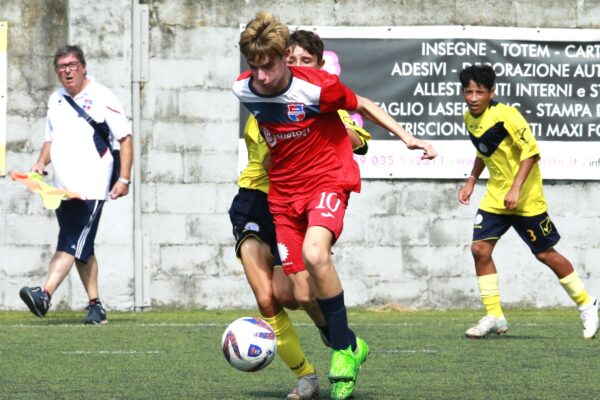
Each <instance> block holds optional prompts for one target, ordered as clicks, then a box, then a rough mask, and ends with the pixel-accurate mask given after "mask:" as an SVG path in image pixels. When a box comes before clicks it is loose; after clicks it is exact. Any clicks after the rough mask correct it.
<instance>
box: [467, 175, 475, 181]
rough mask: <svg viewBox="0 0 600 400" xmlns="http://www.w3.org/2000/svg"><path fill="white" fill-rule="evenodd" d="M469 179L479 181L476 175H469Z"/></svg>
mask: <svg viewBox="0 0 600 400" xmlns="http://www.w3.org/2000/svg"><path fill="white" fill-rule="evenodd" d="M469 179H473V180H474V181H475V182H477V178H476V177H475V176H474V175H469V177H468V178H467V180H469Z"/></svg>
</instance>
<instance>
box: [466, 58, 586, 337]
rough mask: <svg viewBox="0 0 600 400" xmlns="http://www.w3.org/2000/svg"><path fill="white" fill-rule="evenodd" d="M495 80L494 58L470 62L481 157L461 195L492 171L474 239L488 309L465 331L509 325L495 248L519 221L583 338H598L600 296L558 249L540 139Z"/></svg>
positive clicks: (472, 124)
mask: <svg viewBox="0 0 600 400" xmlns="http://www.w3.org/2000/svg"><path fill="white" fill-rule="evenodd" d="M495 79H496V74H495V73H494V70H493V69H492V68H491V67H490V66H487V65H485V66H484V65H482V66H476V65H474V66H471V67H467V68H465V69H464V70H462V71H461V73H460V82H461V85H462V89H463V96H464V99H465V101H466V103H467V106H468V108H469V111H467V112H466V113H465V124H466V126H467V130H468V131H469V136H470V138H471V141H472V142H473V145H474V146H475V148H476V149H477V156H476V158H475V163H474V165H473V169H472V170H471V175H470V176H469V177H468V178H467V181H466V183H465V184H464V185H463V186H462V187H461V188H460V190H459V191H458V201H459V202H460V203H462V204H469V200H470V197H471V194H472V193H473V188H474V186H475V182H476V181H477V179H478V177H479V175H480V174H481V173H482V171H483V169H484V168H486V167H487V169H488V171H489V173H490V179H489V181H488V184H487V191H486V193H485V195H484V197H483V199H482V200H481V203H480V205H479V210H478V211H477V215H476V217H475V225H474V227H473V243H472V244H471V252H472V254H473V258H474V260H475V270H476V273H477V283H478V285H479V290H480V293H481V300H482V303H483V305H484V307H485V310H486V314H487V315H486V316H485V317H483V318H482V319H481V320H480V321H479V323H478V324H477V325H475V326H473V327H472V328H470V329H468V330H467V331H466V332H465V335H466V336H467V337H469V338H481V337H485V336H487V335H489V334H492V333H495V334H497V335H499V334H502V333H505V332H507V331H508V323H507V322H506V319H505V318H504V315H503V312H502V307H501V305H500V292H499V290H498V274H497V271H496V266H495V264H494V261H493V259H492V252H493V250H494V246H495V245H496V242H497V241H498V239H500V237H502V235H503V234H504V233H505V232H506V231H507V230H508V229H509V228H510V227H513V228H514V229H515V230H516V231H517V233H518V234H519V236H520V237H521V239H523V241H524V242H525V243H526V244H527V245H528V246H529V248H530V250H531V252H532V253H533V254H534V255H535V257H536V258H537V259H538V260H539V261H541V262H542V263H543V264H545V265H546V266H548V267H549V268H550V269H551V270H552V271H553V272H554V274H555V275H556V276H557V278H558V279H559V282H560V284H561V285H562V286H563V288H564V289H565V291H566V292H567V293H568V294H569V296H570V297H571V299H573V301H574V302H575V304H576V305H577V307H578V309H579V312H580V316H581V319H582V320H583V337H584V338H585V339H591V338H593V337H594V336H595V335H596V332H597V331H598V300H597V299H596V298H594V297H591V296H589V295H588V293H587V292H586V290H585V288H584V286H583V283H582V282H581V279H579V277H578V276H577V272H576V271H575V269H574V268H573V265H572V264H571V263H570V262H569V260H567V259H566V258H565V257H564V256H563V255H561V254H560V253H559V252H558V251H556V250H555V249H554V246H555V245H556V243H558V241H559V240H560V235H559V233H558V231H557V229H556V227H555V226H554V224H553V223H552V220H551V219H550V217H549V216H548V213H547V205H546V199H545V198H544V193H543V190H542V175H541V173H540V167H539V164H538V160H539V159H540V152H539V149H538V146H537V143H536V141H535V138H534V136H533V134H532V133H531V129H530V128H529V125H528V123H527V121H526V120H525V118H523V116H522V115H521V114H520V113H519V111H518V110H517V109H516V108H514V107H510V106H507V105H505V104H502V103H498V102H496V101H494V100H493V97H494V82H495Z"/></svg>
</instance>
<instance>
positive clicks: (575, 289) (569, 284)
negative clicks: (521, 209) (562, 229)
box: [515, 213, 600, 339]
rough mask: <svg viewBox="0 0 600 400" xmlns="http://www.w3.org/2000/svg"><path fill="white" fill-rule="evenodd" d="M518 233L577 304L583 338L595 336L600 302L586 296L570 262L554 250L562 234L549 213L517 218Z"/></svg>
mask: <svg viewBox="0 0 600 400" xmlns="http://www.w3.org/2000/svg"><path fill="white" fill-rule="evenodd" d="M515 230H517V232H518V234H519V236H520V237H521V238H522V239H523V241H525V243H527V245H528V246H529V248H530V250H531V251H532V252H533V254H534V255H535V257H536V258H537V259H538V260H539V261H540V262H541V263H543V264H544V265H546V266H547V267H548V268H550V269H551V270H552V271H553V272H554V274H555V275H556V277H557V278H558V280H559V283H560V284H561V286H562V287H563V289H564V290H565V291H566V292H567V294H568V295H569V297H570V298H571V299H572V300H573V302H574V303H575V304H576V305H577V308H578V309H579V313H580V316H581V319H582V320H583V337H584V338H585V339H591V338H593V337H595V336H596V333H597V332H598V326H599V324H600V322H599V319H598V300H597V299H596V298H593V297H591V296H590V295H589V294H588V293H587V291H586V290H585V287H584V285H583V282H582V281H581V279H580V278H579V275H578V274H577V271H575V268H573V265H572V264H571V262H570V261H569V260H568V259H567V258H566V257H564V256H563V255H562V254H560V253H559V252H558V251H556V250H555V249H554V246H555V245H556V244H557V243H558V241H559V240H560V234H559V233H558V230H557V229H556V226H555V225H554V223H553V222H552V220H551V219H550V217H549V216H548V214H547V213H543V214H540V215H536V216H532V217H516V220H515Z"/></svg>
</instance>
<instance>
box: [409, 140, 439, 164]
mask: <svg viewBox="0 0 600 400" xmlns="http://www.w3.org/2000/svg"><path fill="white" fill-rule="evenodd" d="M406 147H408V148H409V149H410V150H419V149H421V150H423V155H422V156H421V160H433V159H434V158H435V157H436V156H437V154H438V153H437V151H436V150H435V148H434V147H433V145H432V144H431V143H429V142H426V141H424V140H420V139H417V138H415V137H413V138H411V140H409V141H408V142H406Z"/></svg>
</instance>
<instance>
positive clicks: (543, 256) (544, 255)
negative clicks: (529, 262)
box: [535, 250, 556, 265]
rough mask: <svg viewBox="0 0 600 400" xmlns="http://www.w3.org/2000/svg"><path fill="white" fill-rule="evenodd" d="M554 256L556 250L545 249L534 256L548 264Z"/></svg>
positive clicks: (551, 262)
mask: <svg viewBox="0 0 600 400" xmlns="http://www.w3.org/2000/svg"><path fill="white" fill-rule="evenodd" d="M555 257H556V252H554V251H552V250H545V251H541V252H539V253H535V258H537V259H538V261H540V262H541V263H543V264H546V265H550V264H553V260H554V259H555Z"/></svg>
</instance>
